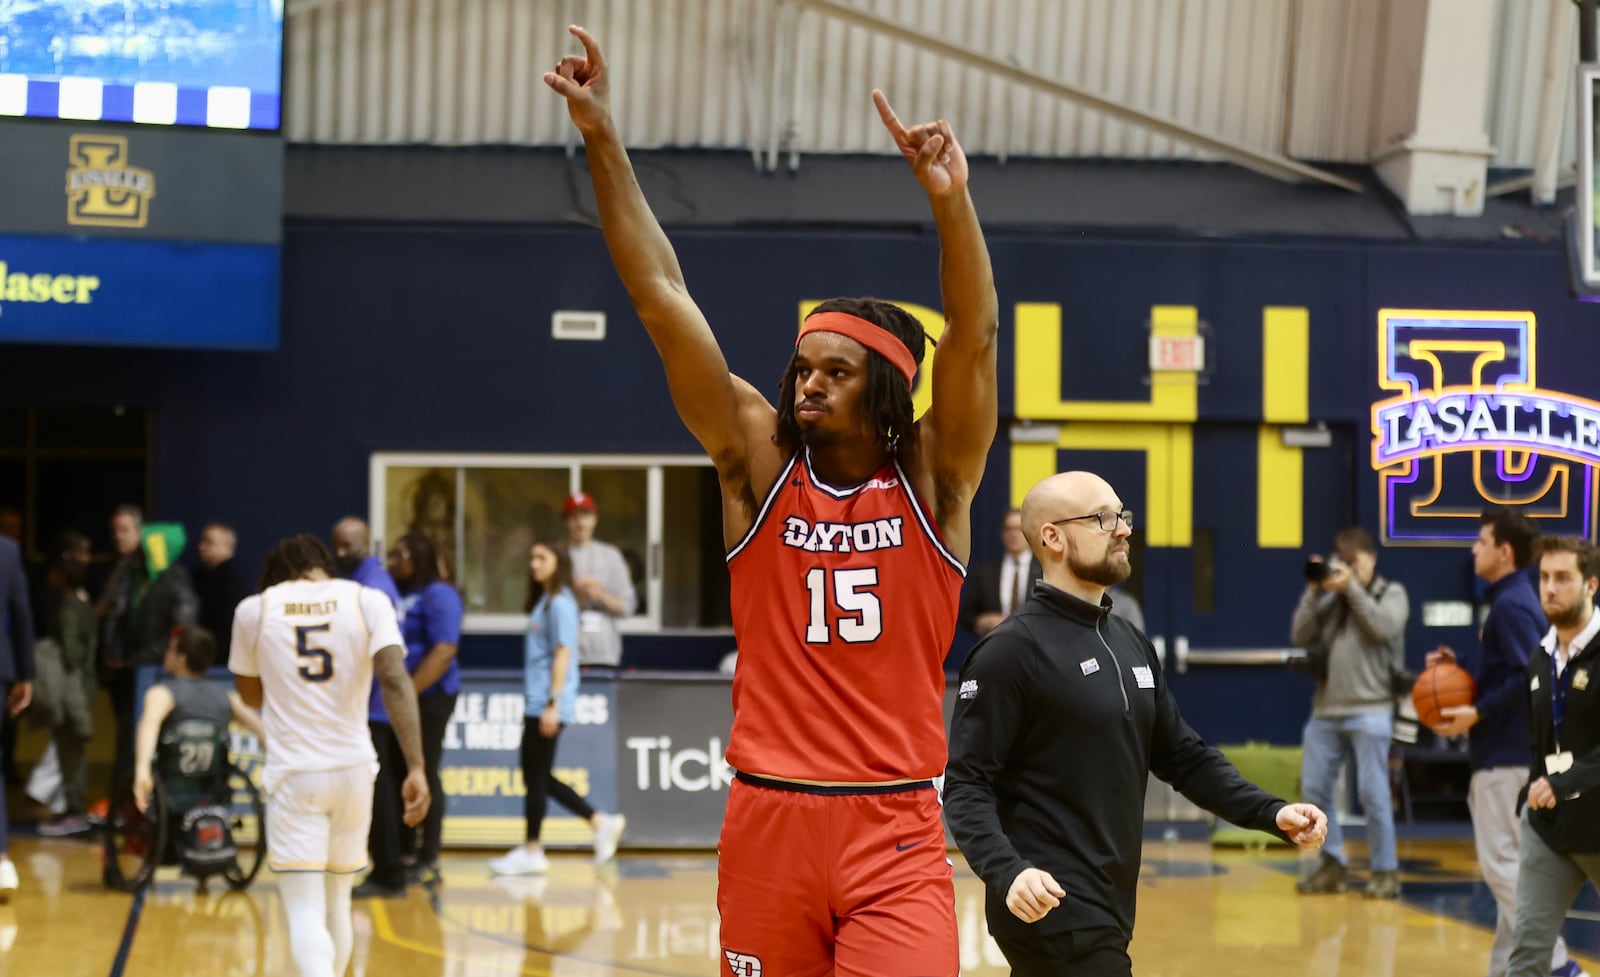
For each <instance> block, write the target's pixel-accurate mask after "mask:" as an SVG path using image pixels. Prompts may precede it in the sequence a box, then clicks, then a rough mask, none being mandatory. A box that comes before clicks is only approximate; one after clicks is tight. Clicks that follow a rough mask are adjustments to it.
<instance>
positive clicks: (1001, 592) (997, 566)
mask: <svg viewBox="0 0 1600 977" xmlns="http://www.w3.org/2000/svg"><path fill="white" fill-rule="evenodd" d="M1000 543H1001V545H1002V546H1004V547H1005V551H1006V552H1005V555H1004V556H1001V557H997V558H995V559H993V560H985V561H983V562H982V563H979V564H977V565H976V566H974V567H973V568H972V570H971V572H970V573H968V574H967V586H966V590H965V591H964V592H963V593H962V595H961V614H960V616H959V617H958V618H957V621H958V622H959V623H960V625H961V626H962V627H964V628H966V629H967V630H968V631H971V632H972V633H973V634H975V635H977V636H978V637H980V638H981V637H983V636H984V635H986V634H988V633H989V632H990V631H993V630H994V627H995V625H997V624H999V623H1000V622H1001V621H1004V620H1005V619H1006V617H1007V616H1009V615H1010V614H1011V610H1012V608H1015V607H1020V606H1021V605H1022V602H1023V601H1025V600H1027V599H1028V595H1029V594H1030V593H1032V592H1033V582H1034V581H1035V580H1038V579H1039V575H1040V573H1041V572H1042V568H1041V567H1040V566H1039V561H1038V560H1035V559H1034V558H1033V553H1032V552H1030V551H1029V549H1028V540H1027V539H1026V538H1025V537H1024V536H1023V535H1022V510H1020V509H1008V510H1006V514H1005V517H1004V518H1003V519H1001V521H1000Z"/></svg>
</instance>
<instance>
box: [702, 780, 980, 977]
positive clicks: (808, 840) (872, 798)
mask: <svg viewBox="0 0 1600 977" xmlns="http://www.w3.org/2000/svg"><path fill="white" fill-rule="evenodd" d="M718 853H719V857H718V862H717V910H718V912H719V913H721V915H722V974H723V977H825V975H830V974H837V975H838V977H956V973H957V970H958V968H959V965H960V964H959V955H958V952H957V948H956V915H955V887H954V884H953V883H952V882H951V870H950V860H949V859H948V858H947V857H946V855H945V841H944V823H943V820H942V819H941V817H940V806H939V799H938V795H937V794H936V793H935V791H934V790H933V788H932V787H931V786H922V787H919V788H916V789H912V790H900V791H897V792H895V793H878V794H818V793H802V792H800V791H795V790H787V789H781V788H774V787H770V786H764V785H762V784H759V783H754V782H750V781H747V780H744V779H740V780H735V781H734V782H733V783H732V784H731V785H730V786H729V789H728V812H727V816H726V817H725V818H724V819H723V822H722V838H721V841H720V842H719V844H718Z"/></svg>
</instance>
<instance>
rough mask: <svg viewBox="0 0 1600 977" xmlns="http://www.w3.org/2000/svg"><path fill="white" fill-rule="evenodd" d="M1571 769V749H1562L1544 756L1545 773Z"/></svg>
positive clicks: (1564, 771)
mask: <svg viewBox="0 0 1600 977" xmlns="http://www.w3.org/2000/svg"><path fill="white" fill-rule="evenodd" d="M1571 769H1572V751H1571V750H1562V751H1561V752H1560V753H1549V754H1546V755H1545V758H1544V772H1545V773H1546V774H1556V773H1566V772H1567V771H1568V770H1571Z"/></svg>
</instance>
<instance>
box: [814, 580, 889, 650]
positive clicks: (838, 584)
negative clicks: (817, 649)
mask: <svg viewBox="0 0 1600 977" xmlns="http://www.w3.org/2000/svg"><path fill="white" fill-rule="evenodd" d="M877 585H878V568H877V567H854V568H851V569H841V570H833V571H828V570H825V569H823V568H822V567H812V568H811V570H809V571H808V572H807V573H806V591H807V592H808V593H809V595H810V597H811V615H810V619H809V621H808V622H807V624H806V643H807V644H813V645H824V644H828V643H830V642H831V641H832V640H833V631H834V630H837V632H838V635H839V640H841V641H844V642H846V643H847V644H853V645H856V644H866V643H868V642H872V641H876V640H878V636H879V635H881V634H882V633H883V602H882V601H880V600H879V599H878V595H877V594H875V593H873V592H872V588H873V587H876V586H877ZM830 617H832V618H833V619H834V627H833V629H830V628H829V627H828V619H829V618H830Z"/></svg>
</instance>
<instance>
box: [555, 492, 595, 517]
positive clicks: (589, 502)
mask: <svg viewBox="0 0 1600 977" xmlns="http://www.w3.org/2000/svg"><path fill="white" fill-rule="evenodd" d="M579 509H582V510H584V511H585V512H593V511H595V505H594V496H592V495H590V494H589V493H588V492H574V493H572V494H571V495H569V496H567V501H566V504H565V505H563V506H562V507H561V514H562V515H563V516H570V515H572V514H573V513H574V512H577V511H578V510H579Z"/></svg>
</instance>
